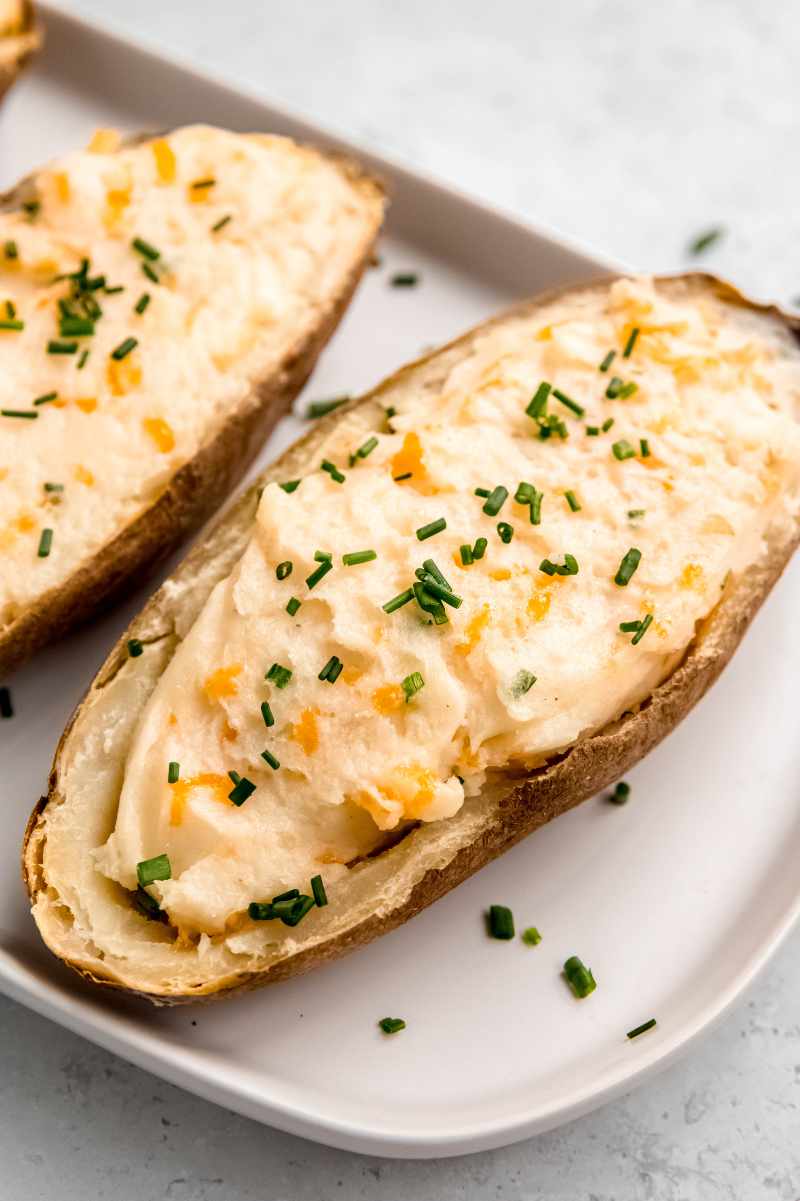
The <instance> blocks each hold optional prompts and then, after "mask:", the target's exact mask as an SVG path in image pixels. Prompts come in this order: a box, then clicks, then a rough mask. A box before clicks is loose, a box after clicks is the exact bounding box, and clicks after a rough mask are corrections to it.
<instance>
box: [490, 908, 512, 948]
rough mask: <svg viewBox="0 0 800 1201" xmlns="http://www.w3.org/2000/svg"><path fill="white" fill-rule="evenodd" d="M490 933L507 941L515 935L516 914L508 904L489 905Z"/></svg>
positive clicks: (493, 936)
mask: <svg viewBox="0 0 800 1201" xmlns="http://www.w3.org/2000/svg"><path fill="white" fill-rule="evenodd" d="M489 933H490V935H491V936H492V938H501V939H503V940H505V941H508V939H510V938H513V937H514V915H513V913H512V912H511V910H510V909H509V908H508V907H507V906H506V905H490V906H489Z"/></svg>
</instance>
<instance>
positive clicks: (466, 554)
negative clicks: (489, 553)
mask: <svg viewBox="0 0 800 1201" xmlns="http://www.w3.org/2000/svg"><path fill="white" fill-rule="evenodd" d="M458 553H459V554H460V555H461V563H462V566H464V567H469V565H470V564H471V563H472V561H473V555H472V547H471V546H470V545H469V543H468V542H466V543H465V544H464V545H463V546H460V547H459V548H458Z"/></svg>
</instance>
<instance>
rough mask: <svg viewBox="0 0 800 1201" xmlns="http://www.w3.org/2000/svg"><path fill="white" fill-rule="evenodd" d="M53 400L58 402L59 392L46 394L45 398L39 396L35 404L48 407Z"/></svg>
mask: <svg viewBox="0 0 800 1201" xmlns="http://www.w3.org/2000/svg"><path fill="white" fill-rule="evenodd" d="M51 400H58V393H57V392H45V394H44V395H43V396H37V397H36V399H35V400H34V402H33V403H34V404H35V405H46V404H50V401H51Z"/></svg>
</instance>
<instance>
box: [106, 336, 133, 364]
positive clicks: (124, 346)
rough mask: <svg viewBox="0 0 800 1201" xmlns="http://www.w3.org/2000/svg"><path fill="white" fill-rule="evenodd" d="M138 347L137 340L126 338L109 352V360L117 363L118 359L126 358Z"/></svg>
mask: <svg viewBox="0 0 800 1201" xmlns="http://www.w3.org/2000/svg"><path fill="white" fill-rule="evenodd" d="M138 345H139V340H138V338H126V339H125V341H124V342H120V344H119V346H117V347H116V349H115V350H112V351H111V358H112V359H116V360H117V362H119V360H120V359H124V358H126V357H127V356H128V355H129V354H130V353H131V351H132V350H135V349H136V347H137V346H138Z"/></svg>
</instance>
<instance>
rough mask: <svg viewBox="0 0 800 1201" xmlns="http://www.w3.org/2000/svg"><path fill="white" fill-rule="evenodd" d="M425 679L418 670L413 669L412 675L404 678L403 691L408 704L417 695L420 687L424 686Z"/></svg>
mask: <svg viewBox="0 0 800 1201" xmlns="http://www.w3.org/2000/svg"><path fill="white" fill-rule="evenodd" d="M424 686H425V681H424V680H423V678H422V676H421V675H420V673H419V672H418V671H412V673H411V675H410V676H406V678H405V679H404V680H403V692H404V693H405V696H406V704H408V702H409V701H410V700H411V698H412V696H415V695H416V694H417V693H418V692H419V691H420V689H422V688H424Z"/></svg>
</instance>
